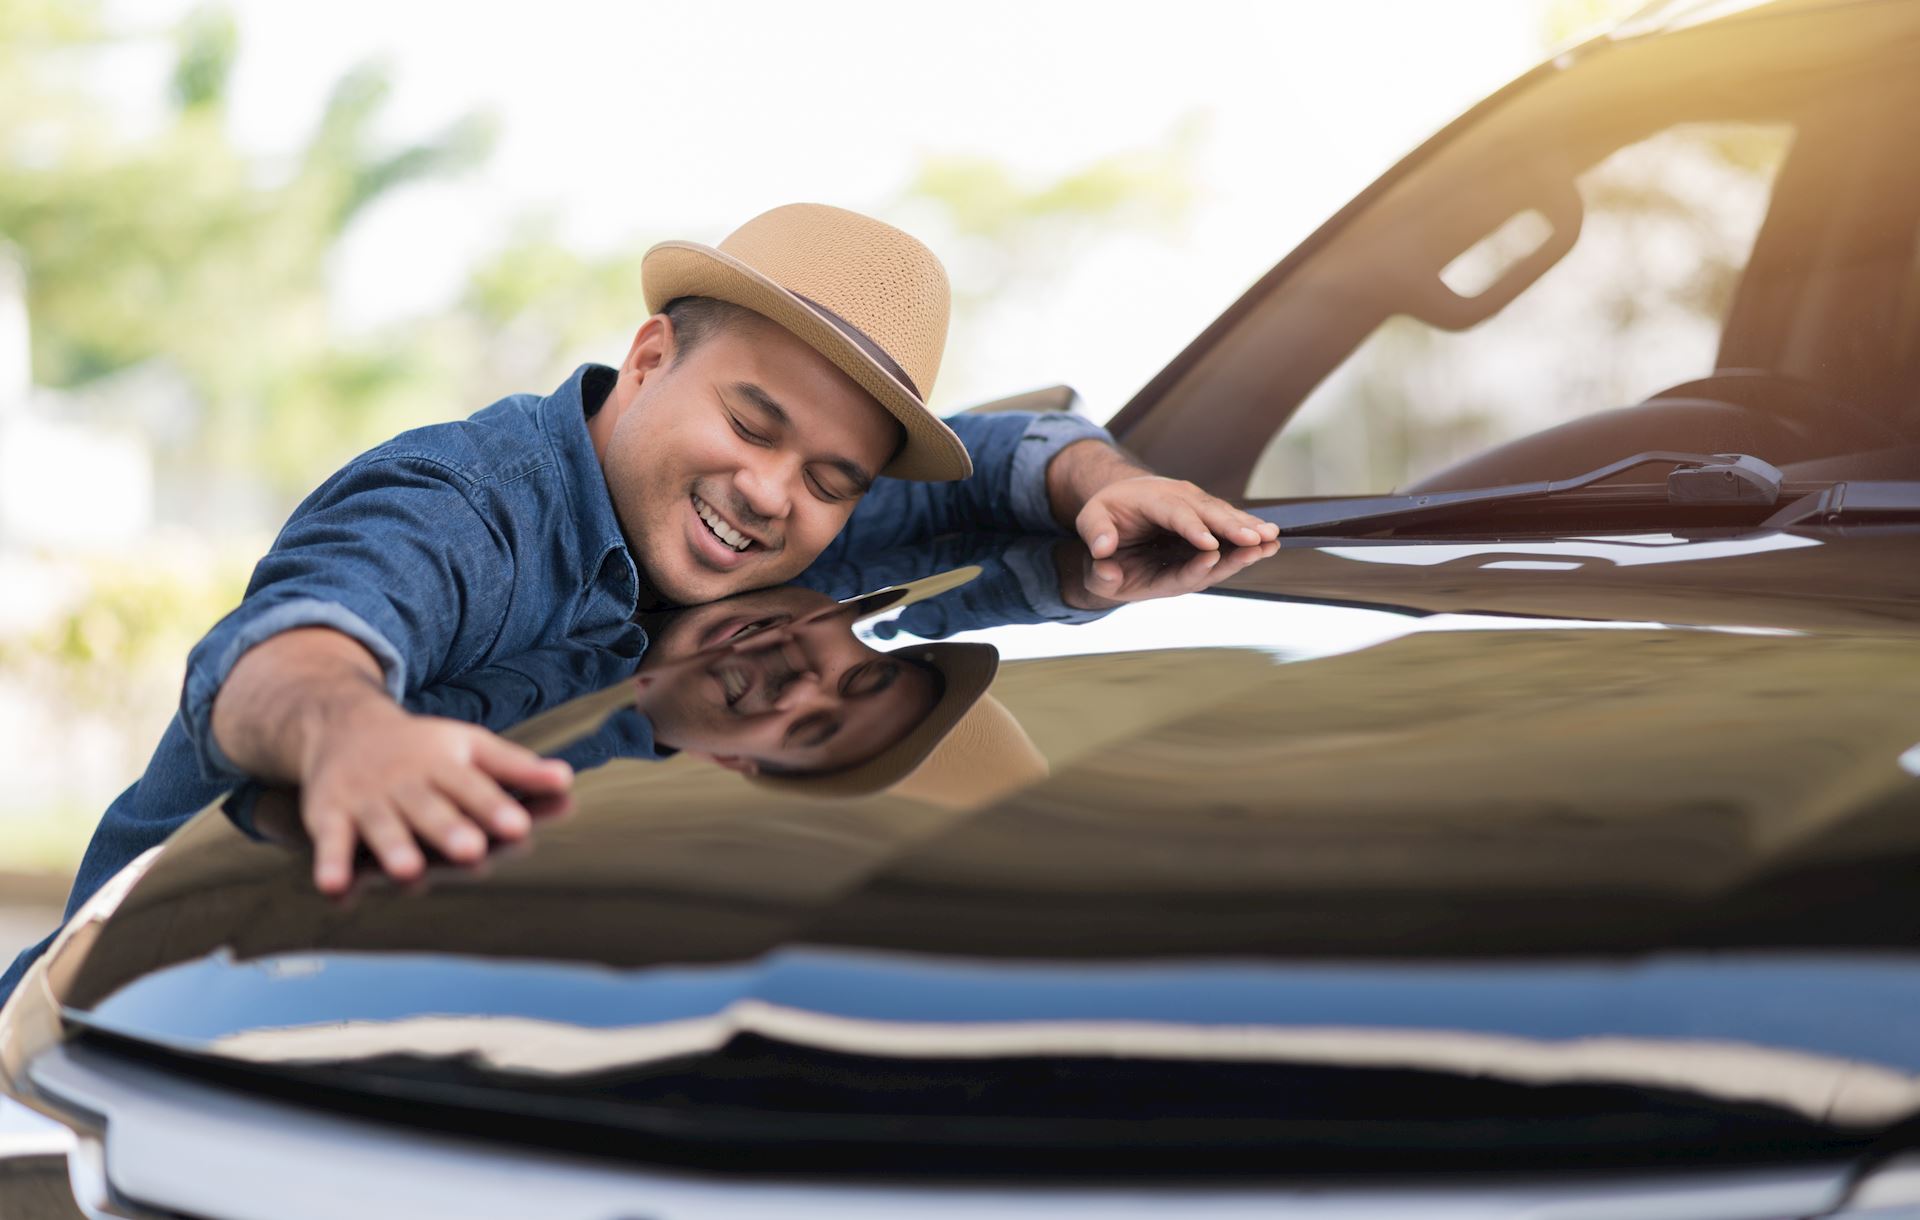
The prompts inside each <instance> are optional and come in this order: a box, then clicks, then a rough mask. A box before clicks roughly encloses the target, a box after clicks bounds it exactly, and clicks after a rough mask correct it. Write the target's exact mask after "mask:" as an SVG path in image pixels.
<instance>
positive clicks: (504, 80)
mask: <svg viewBox="0 0 1920 1220" xmlns="http://www.w3.org/2000/svg"><path fill="white" fill-rule="evenodd" d="M1546 3H1547V0H1447V2H1446V3H1432V2H1431V0H1339V2H1334V0H1321V2H1318V3H1305V2H1299V0H1290V2H1284V3H1280V2H1275V3H1266V4H1257V3H1249V2H1248V0H1232V2H1218V0H1188V2H1186V3H1182V4H1177V5H1169V4H1166V3H1163V2H1156V3H1132V2H1127V3H1115V2H1107V3H1091V2H1076V3H1053V4H1036V3H1032V0H1019V2H1009V0H976V2H975V3H971V4H968V5H965V6H958V5H921V4H903V3H898V2H897V0H895V2H880V0H844V2H843V0H823V2H821V3H816V4H807V5H797V4H792V3H766V2H743V0H733V2H731V3H727V4H702V3H698V2H697V0H678V2H670V3H650V4H637V3H613V2H611V0H597V2H596V0H542V2H541V3H538V4H513V5H506V4H477V5H452V4H445V3H424V2H419V0H380V2H374V0H333V2H331V3H327V4H287V3H285V2H284V0H236V3H235V4H234V9H235V11H236V13H237V15H238V18H239V21H240V26H241V39H242V44H241V58H240V64H239V72H238V76H237V79H236V81H235V97H234V106H233V114H234V116H235V123H236V133H237V135H238V136H239V137H240V138H241V140H242V141H243V142H244V143H246V144H247V145H249V146H251V147H254V148H257V149H259V150H261V151H265V152H273V151H280V150H285V149H287V148H289V147H290V146H291V145H292V144H293V143H294V142H295V141H296V140H297V139H298V138H299V137H300V135H301V134H302V132H303V131H304V130H305V127H306V125H307V124H308V123H310V122H311V120H312V118H313V116H315V115H316V114H317V113H318V110H319V107H320V104H321V100H322V98H323V97H324V96H325V94H326V91H327V89H328V88H329V86H330V85H331V84H332V83H333V82H334V80H335V79H337V78H338V76H339V75H340V74H341V72H342V71H344V70H345V69H346V68H347V67H349V66H350V65H352V64H354V63H357V62H360V61H363V60H365V59H368V58H379V59H382V60H384V61H386V62H387V63H388V64H389V65H390V66H391V67H392V69H393V72H394V76H395V81H396V88H395V95H394V98H393V103H392V106H391V108H390V115H389V117H390V120H391V128H392V131H393V133H394V135H395V136H396V137H404V136H409V135H419V134H422V133H425V132H428V131H432V130H434V129H436V128H438V127H439V126H441V125H443V124H444V123H446V122H448V121H450V120H452V119H453V118H455V117H456V116H458V115H460V114H462V113H465V112H467V111H470V110H472V109H475V108H484V109H487V110H490V111H491V112H493V113H494V114H495V115H496V116H497V118H498V120H499V122H500V125H501V139H500V143H499V146H498V148H497V150H496V152H495V155H494V157H493V158H492V160H491V162H490V164H489V165H488V167H487V168H486V169H485V170H484V171H483V172H482V173H481V174H479V175H478V176H476V177H471V178H468V179H464V180H461V181H458V182H454V183H450V184H447V185H443V186H433V187H428V188H422V189H415V190H412V191H410V192H408V193H407V194H406V196H405V197H404V198H396V199H395V200H394V201H392V202H390V203H387V204H384V205H382V206H381V207H380V208H379V209H378V210H376V211H374V212H372V213H370V214H369V215H368V216H367V218H366V220H365V221H364V222H363V223H362V225H361V226H360V228H359V229H358V230H357V231H356V232H355V233H354V234H353V235H352V237H351V238H350V240H349V241H348V243H347V244H346V247H345V249H344V251H343V253H342V257H341V259H340V262H339V265H338V290H339V306H340V316H341V321H342V322H343V323H345V324H346V325H349V326H354V327H366V326H377V325H379V324H380V323H381V322H382V321H384V320H388V319H392V318H394V317H397V316H403V315H405V314H406V313H408V312H410V311H414V310H418V309H421V308H423V307H426V306H429V305H432V304H434V303H436V302H437V301H440V300H443V299H445V298H446V297H447V296H448V295H449V294H450V293H451V292H452V290H453V288H454V286H455V285H456V284H457V283H458V282H459V281H460V279H461V275H462V272H463V269H464V268H465V266H466V265H467V264H468V263H469V262H470V261H471V260H472V259H473V258H474V257H475V255H476V254H477V253H478V252H479V251H480V250H482V249H484V248H485V247H486V246H487V245H488V244H489V243H490V242H491V241H494V240H497V239H498V238H499V236H500V235H501V233H502V232H503V231H504V230H505V228H506V227H507V226H508V225H509V224H510V223H511V221H512V220H513V218H514V217H516V216H519V215H523V214H526V213H528V212H537V211H544V212H548V213H550V214H552V215H553V216H555V217H556V218H557V220H558V221H559V223H560V225H561V231H562V232H563V234H565V235H566V236H567V237H569V238H570V239H572V240H573V241H575V242H576V243H578V244H581V245H583V246H586V247H589V248H592V247H597V246H614V245H623V244H626V243H629V242H634V241H651V240H656V239H658V238H661V237H669V236H671V237H685V238H691V239H695V240H702V241H709V242H712V241H718V240H719V239H720V238H721V237H722V236H724V234H725V233H726V232H727V231H728V230H729V229H731V228H732V227H733V226H734V225H736V224H738V223H739V222H740V221H742V220H745V219H746V218H748V217H749V216H752V215H754V214H756V213H758V212H760V211H762V210H764V209H765V208H768V207H771V206H774V205H776V204H779V203H784V202H789V201H793V200H800V199H809V200H819V201H822V202H827V203H835V204H839V205H842V206H846V207H852V208H855V209H863V210H871V211H878V212H882V213H886V212H889V211H890V210H897V208H896V200H897V198H898V196H899V193H900V191H901V189H902V187H903V185H904V184H905V182H906V180H907V178H908V176H909V174H910V172H911V170H912V167H913V164H914V157H915V155H916V154H917V153H920V152H940V153H975V154H983V155H987V156H991V157H993V158H996V159H998V160H1000V161H1001V162H1003V163H1004V164H1006V165H1008V166H1009V167H1011V168H1012V169H1014V170H1015V171H1016V172H1019V173H1021V174H1026V175H1031V176H1032V178H1033V180H1034V181H1036V182H1038V181H1046V180H1049V179H1050V178H1052V177H1054V176H1057V175H1058V174H1060V173H1063V172H1065V171H1068V170H1071V169H1073V168H1077V167H1080V166H1083V165H1085V164H1087V163H1089V162H1091V161H1095V160H1097V159H1099V158H1101V157H1103V156H1106V155H1109V154H1112V153H1117V152H1123V151H1126V150H1130V149H1137V148H1142V147H1147V146H1154V145H1157V144H1159V143H1161V142H1163V141H1164V140H1165V139H1166V138H1167V136H1168V133H1169V132H1170V131H1171V130H1172V129H1174V128H1175V127H1176V125H1178V124H1180V123H1181V122H1183V121H1186V120H1191V119H1198V120H1199V121H1200V122H1201V123H1202V124H1203V131H1204V136H1203V138H1202V139H1201V141H1200V143H1199V146H1198V148H1197V153H1196V159H1195V163H1194V177H1195V185H1196V186H1197V188H1198V191H1199V200H1198V202H1197V204H1196V206H1195V208H1194V209H1193V212H1192V214H1191V216H1190V218H1189V221H1188V222H1187V224H1186V225H1185V226H1184V228H1183V229H1182V230H1181V231H1178V232H1172V233H1151V234H1134V235H1127V236H1119V237H1115V238H1113V239H1110V240H1104V241H1101V242H1098V243H1094V244H1091V245H1089V246H1088V247H1086V248H1085V249H1081V250H1076V251H1074V252H1073V259H1072V264H1071V265H1072V270H1071V271H1070V272H1069V273H1068V274H1067V275H1066V276H1065V277H1064V278H1063V279H1060V280H1056V281H1054V282H1052V283H1050V284H1049V285H1048V287H1047V289H1046V290H1045V291H1044V292H1035V293H1030V294H1026V295H1023V296H1016V297H1013V298H1010V299H1008V300H1005V301H1002V302H998V303H997V304H996V305H995V306H994V307H993V309H992V311H991V314H990V316H987V317H984V318H982V319H981V322H982V329H983V332H984V333H982V334H979V335H976V336H973V337H972V340H971V342H967V343H966V344H965V346H964V348H963V349H959V350H962V351H964V353H965V358H964V359H962V360H957V361H956V360H949V362H948V364H947V366H946V367H945V368H944V369H943V371H942V375H941V384H940V387H939V390H938V391H937V393H936V400H937V401H938V402H939V403H941V404H942V405H944V406H946V407H949V408H957V407H960V406H964V405H966V404H968V403H970V402H974V401H979V400H981V399H984V398H988V397H997V396H999V395H1001V394H1006V393H1013V392H1017V391H1019V390H1023V389H1029V388H1033V387H1035V386H1039V385H1046V384H1052V383H1056V382H1062V381H1065V382H1068V383H1070V384H1073V385H1075V386H1076V387H1077V388H1079V389H1080V390H1081V392H1082V393H1083V394H1084V395H1085V396H1086V398H1087V402H1088V408H1087V409H1088V412H1089V414H1092V415H1094V416H1095V417H1096V418H1104V417H1105V416H1107V415H1109V414H1111V413H1112V412H1113V411H1114V410H1116V409H1118V407H1119V406H1120V405H1121V404H1122V403H1124V402H1125V400H1126V399H1127V397H1128V396H1129V395H1131V394H1132V392H1133V391H1134V390H1135V389H1137V388H1138V387H1139V385H1140V384H1141V383H1142V382H1143V381H1145V380H1146V379H1147V378H1148V377H1149V376H1151V375H1152V373H1153V372H1154V371H1155V370H1156V369H1158V368H1159V367H1160V365H1162V364H1163V363H1165V361H1166V360H1167V359H1169V358H1170V357H1171V356H1172V355H1173V354H1174V353H1175V352H1177V351H1178V350H1179V349H1180V348H1181V347H1182V346H1183V345H1184V344H1185V343H1186V342H1187V341H1188V340H1189V339H1190V338H1191V337H1192V336H1193V335H1194V334H1195V333H1196V332H1197V331H1198V330H1199V329H1200V328H1201V327H1202V326H1204V325H1205V324H1206V322H1207V321H1208V320H1210V319H1211V318H1212V317H1213V316H1214V315H1215V314H1217V313H1218V312H1219V311H1220V310H1221V309H1222V308H1223V307H1225V306H1226V305H1227V304H1228V303H1230V302H1231V301H1232V300H1233V299H1234V297H1236V296H1237V295H1238V294H1239V293H1240V292H1241V291H1242V290H1243V289H1244V288H1245V287H1246V286H1247V285H1248V284H1250V283H1251V282H1252V281H1253V280H1254V279H1255V278H1257V277H1258V275H1259V274H1260V273H1261V272H1263V271H1264V270H1265V269H1266V268H1267V267H1269V266H1270V265H1271V264H1272V263H1274V262H1275V261H1277V260H1278V259H1279V257H1280V256H1282V255H1283V254H1285V253H1286V252H1287V250H1288V249H1290V248H1291V247H1292V246H1293V245H1294V244H1295V243H1297V242H1298V241H1299V240H1300V239H1301V238H1302V237H1304V236H1305V235H1306V234H1307V233H1308V232H1310V231H1311V229H1312V228H1313V226H1314V225H1316V224H1317V223H1319V222H1320V221H1321V220H1323V219H1324V218H1325V217H1326V216H1327V215H1328V214H1330V213H1331V212H1332V211H1333V210H1334V209H1335V208H1337V207H1338V206H1339V205H1340V204H1341V203H1342V202H1344V200H1345V199H1346V198H1347V197H1348V196H1350V195H1352V194H1353V193H1354V192H1355V191H1357V190H1359V189H1360V188H1361V187H1362V186H1364V185H1365V184H1366V183H1367V182H1368V181H1369V180H1371V179H1372V178H1373V177H1374V176H1375V175H1376V174H1378V173H1379V172H1380V171H1381V170H1383V169H1385V168H1386V167H1387V166H1388V165H1390V164H1391V163H1392V162H1393V161H1394V160H1395V159H1397V158H1398V157H1399V156H1400V155H1401V154H1402V153H1404V152H1406V151H1407V150H1408V149H1410V148H1411V147H1412V146H1414V145H1415V144H1416V143H1418V142H1419V140H1420V139H1422V138H1423V137H1425V136H1426V135H1427V134H1429V133H1431V132H1432V131H1433V130H1435V129H1437V128H1438V127H1439V126H1441V125H1442V124H1444V123H1445V122H1446V121H1447V120H1449V119H1451V118H1452V117H1454V116H1455V115H1456V114H1457V113H1459V112H1460V111H1461V110H1462V109H1464V108H1465V107H1466V106H1468V105H1469V104H1471V103H1472V102H1473V101H1474V100H1475V99H1477V98H1478V97H1480V96H1481V95H1483V94H1485V93H1487V92H1490V91H1491V90H1493V89H1495V88H1497V87H1498V86H1500V85H1501V84H1504V83H1505V82H1506V81H1507V80H1509V79H1511V78H1512V77H1514V76H1516V75H1518V74H1519V73H1521V72H1523V71H1524V70H1526V69H1527V68H1528V67H1530V66H1532V65H1533V64H1534V63H1535V62H1537V61H1538V60H1540V59H1541V58H1543V57H1544V55H1543V47H1542V43H1541V38H1542V28H1543V22H1542V12H1543V10H1544V9H1545V7H1546ZM188 7H189V5H188V4H187V3H185V2H184V0H118V2H117V3H112V4H111V6H110V10H109V11H110V12H112V13H114V14H116V15H118V16H122V17H124V18H125V19H126V20H128V21H131V22H134V23H137V24H140V25H146V26H163V25H165V24H167V23H169V22H170V21H172V20H173V19H174V18H175V17H176V16H177V15H178V14H180V13H181V12H184V11H186V9H187V8H188ZM159 70H160V68H159V65H158V64H157V63H156V64H152V65H149V66H147V67H145V68H144V69H143V68H142V67H141V66H140V65H139V64H135V63H133V62H131V59H130V60H129V61H128V62H127V64H126V65H125V66H124V70H117V71H116V73H115V78H116V82H117V88H118V89H119V90H124V91H126V96H127V97H128V99H129V100H130V101H133V100H134V99H136V98H137V97H138V96H140V93H139V91H141V90H148V89H157V88H158V87H159V80H158V78H157V74H158V71H159ZM152 96H154V95H153V93H151V92H146V93H145V94H144V97H145V98H151V97H152ZM922 236H924V237H927V238H928V239H929V240H930V241H931V242H932V243H933V244H934V245H935V248H936V250H937V251H939V252H940V253H941V254H942V256H943V257H945V258H947V259H948V261H949V265H950V266H951V265H953V264H954V263H955V261H956V259H960V258H964V254H965V252H964V251H955V250H952V249H942V248H941V243H940V241H939V239H938V237H937V236H936V235H933V234H922ZM638 301H639V297H638V293H637V291H636V294H635V302H636V310H637V309H638V308H639V306H638ZM638 320H639V319H638V316H637V314H636V318H635V321H636V322H637V321H638ZM949 352H950V355H954V354H957V352H956V349H955V348H953V347H950V349H949ZM618 354H619V351H618V347H617V341H616V346H614V347H613V348H611V349H610V350H608V351H605V352H597V351H596V352H587V353H581V355H582V356H583V357H589V356H591V357H599V358H606V359H611V358H614V357H617V355H618ZM546 388H548V387H533V386H514V387H501V390H502V392H503V393H504V392H508V391H510V390H524V389H542V390H544V389H546ZM475 405H476V406H477V405H478V404H475Z"/></svg>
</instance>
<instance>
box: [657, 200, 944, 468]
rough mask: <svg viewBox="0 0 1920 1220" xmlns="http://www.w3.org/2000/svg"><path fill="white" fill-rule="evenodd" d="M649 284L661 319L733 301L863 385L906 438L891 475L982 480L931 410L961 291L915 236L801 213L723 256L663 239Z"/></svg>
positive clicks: (728, 246)
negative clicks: (700, 302)
mask: <svg viewBox="0 0 1920 1220" xmlns="http://www.w3.org/2000/svg"><path fill="white" fill-rule="evenodd" d="M640 276H641V280H642V282H643V283H644V285H645V287H646V298H647V309H648V310H649V311H650V312H653V313H659V312H660V311H661V310H662V309H664V308H665V307H666V305H667V303H668V302H669V301H672V300H673V299H674V298H676V297H692V296H697V297H714V298H717V299H719V300H722V301H731V302H732V303H733V304H735V305H741V306H744V307H746V308H748V309H751V310H753V311H754V312H755V313H758V314H760V315H762V316H764V317H766V318H769V319H771V320H772V321H774V322H776V323H778V324H779V325H780V326H782V327H784V328H785V329H786V330H788V331H789V332H791V333H792V334H793V335H794V336H795V337H796V338H798V339H799V340H800V341H801V342H803V343H805V344H806V345H807V346H809V347H811V348H813V350H815V351H817V352H819V353H820V354H821V355H823V356H825V357H826V358H827V359H828V360H831V361H832V362H833V363H834V365H835V367H837V368H839V369H840V371H841V372H843V373H845V374H846V375H847V376H849V377H851V378H853V379H854V381H856V382H858V383H859V384H860V386H861V387H862V388H863V389H865V390H866V391H867V392H868V393H869V394H872V395H873V396H874V398H876V399H877V400H879V403H880V405H881V406H883V407H885V408H886V409H887V411H888V412H889V413H890V414H892V416H893V417H894V418H895V419H897V420H899V421H900V424H901V426H902V427H904V428H905V429H906V431H907V442H906V444H905V445H904V446H902V447H901V450H900V452H899V453H898V454H897V455H895V457H894V459H893V461H892V462H890V463H889V464H888V465H887V468H886V469H885V470H883V471H881V472H880V473H882V474H885V475H890V476H892V477H894V478H897V479H916V480H920V481H923V482H937V481H941V480H945V479H964V478H966V477H967V476H968V475H969V474H971V473H973V462H972V461H971V460H970V459H969V458H968V457H967V450H966V446H964V445H962V444H961V443H960V438H959V437H957V436H955V435H954V434H953V430H952V429H951V428H948V427H947V426H946V425H945V424H943V423H941V422H940V419H939V417H937V416H936V415H934V414H933V412H931V411H929V410H927V404H926V397H927V395H928V394H930V393H932V391H933V379H934V376H935V375H936V374H937V373H939V371H940V354H941V352H942V350H943V349H944V348H945V346H946V342H947V312H948V308H949V305H950V303H951V297H952V293H951V291H950V290H949V289H948V287H947V273H946V271H945V269H944V268H942V267H941V266H940V260H939V259H937V258H935V257H934V254H933V251H931V250H929V249H927V248H926V246H924V245H922V244H921V243H920V242H919V241H917V240H915V239H914V238H912V237H909V236H908V235H907V234H905V233H902V232H901V231H900V230H898V229H896V228H894V227H893V226H892V225H888V224H882V223H881V222H880V221H877V220H874V219H872V218H870V217H866V216H862V215H860V214H859V213H857V212H849V211H846V210H845V209H842V208H833V207H828V206H826V205H825V204H820V203H791V204H788V205H786V206H785V207H778V208H775V209H773V210H772V211H771V212H764V213H762V214H760V215H759V216H756V217H754V218H753V219H752V220H749V221H748V222H747V223H746V224H743V225H741V226H740V227H739V228H738V229H735V230H734V231H733V232H732V233H730V234H728V235H727V237H726V239H725V240H724V241H722V242H721V243H720V246H719V248H718V249H715V248H714V247H712V246H703V245H700V244H699V243H697V242H690V241H663V242H661V243H660V244H659V245H657V246H654V247H653V248H652V249H650V250H648V251H647V253H646V257H645V258H644V260H643V261H642V262H641V265H640Z"/></svg>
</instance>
